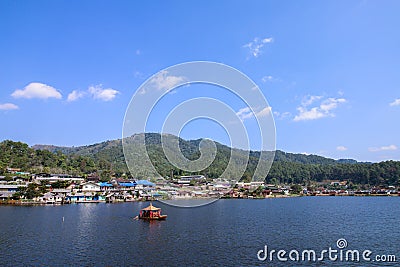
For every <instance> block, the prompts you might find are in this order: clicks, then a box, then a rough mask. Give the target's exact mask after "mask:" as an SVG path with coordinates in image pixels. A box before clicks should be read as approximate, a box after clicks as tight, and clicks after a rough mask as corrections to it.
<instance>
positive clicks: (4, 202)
mask: <svg viewBox="0 0 400 267" xmlns="http://www.w3.org/2000/svg"><path fill="white" fill-rule="evenodd" d="M297 197H399V195H388V194H373V195H371V194H362V195H326V194H319V195H272V196H267V197H265V198H232V197H223V198H220V199H224V200H263V199H281V198H297ZM191 199H198V198H186V199H183V200H191ZM151 201H157V199H154V200H135V201H115V202H106V201H90V202H73V203H43V202H39V201H21V200H0V206H50V205H51V206H63V205H71V204H72V205H73V204H76V205H78V204H100V203H104V204H120V203H129V202H151Z"/></svg>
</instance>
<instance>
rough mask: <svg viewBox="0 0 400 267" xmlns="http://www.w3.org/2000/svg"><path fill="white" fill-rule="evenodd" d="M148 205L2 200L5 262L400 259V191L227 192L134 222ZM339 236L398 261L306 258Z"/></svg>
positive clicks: (0, 244) (0, 247) (0, 248)
mask: <svg viewBox="0 0 400 267" xmlns="http://www.w3.org/2000/svg"><path fill="white" fill-rule="evenodd" d="M148 204H149V203H146V202H129V203H120V204H71V205H64V206H0V229H1V235H0V263H1V266H70V265H76V266H156V265H159V266H310V265H311V266H397V265H398V262H399V260H400V230H399V229H400V228H399V223H400V212H399V210H400V197H299V198H279V199H263V200H219V201H216V202H215V203H213V204H210V205H207V206H202V207H197V208H178V207H172V206H168V205H165V204H163V203H159V202H155V203H153V204H154V205H156V206H158V207H161V208H162V209H163V213H165V214H168V219H167V220H166V221H154V222H146V221H137V220H133V217H135V216H136V215H137V214H138V212H139V210H140V209H141V208H144V207H146V206H147V205H148ZM63 217H64V221H63ZM339 239H345V240H346V242H347V247H346V248H343V249H342V251H343V252H346V251H345V250H359V251H360V253H361V252H363V251H364V250H370V251H371V252H372V254H371V255H370V259H372V260H375V258H374V257H375V256H376V255H378V256H382V255H383V256H386V255H389V256H390V255H395V256H396V257H397V263H393V262H391V263H388V262H386V263H383V262H379V263H378V262H376V260H375V261H374V262H372V261H371V262H368V261H363V260H362V259H361V261H360V262H349V261H348V262H339V260H336V261H333V260H329V258H327V257H325V258H324V260H323V261H314V262H309V261H302V260H301V253H302V251H304V250H315V251H316V252H317V256H319V255H320V252H321V251H322V250H324V249H328V248H329V247H332V249H337V250H338V247H337V245H338V244H337V240H339ZM342 241H343V240H342ZM266 245H267V247H268V253H269V252H270V250H276V251H278V250H285V251H286V252H287V253H286V255H284V256H286V258H288V254H289V251H291V250H297V251H298V252H299V253H300V256H299V257H300V259H299V261H297V262H296V261H291V260H290V259H289V260H288V261H287V262H282V261H281V260H278V258H277V256H276V254H275V255H273V257H274V258H273V259H272V261H269V259H266V260H265V261H262V260H259V259H258V256H257V254H258V253H259V251H260V250H264V248H265V246H266ZM338 251H339V250H338ZM338 253H339V252H338ZM263 255H264V252H263V251H262V252H261V253H259V256H261V258H262V256H263ZM291 256H293V257H295V256H296V254H295V253H294V254H292V255H291ZM283 258H284V257H283Z"/></svg>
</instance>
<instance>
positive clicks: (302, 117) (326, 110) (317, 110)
mask: <svg viewBox="0 0 400 267" xmlns="http://www.w3.org/2000/svg"><path fill="white" fill-rule="evenodd" d="M322 99H323V97H322V96H308V97H306V98H305V99H303V101H302V103H301V106H299V107H298V108H297V111H298V112H299V113H298V114H297V115H296V116H295V117H294V119H293V120H294V121H306V120H317V119H321V118H325V117H334V116H335V114H334V113H333V111H334V110H335V109H336V108H337V107H338V106H339V104H343V103H345V102H347V100H346V99H344V98H333V97H330V98H327V99H325V100H322ZM321 100H322V101H321ZM317 101H319V105H317V106H314V107H310V106H311V105H312V104H314V103H315V102H317Z"/></svg>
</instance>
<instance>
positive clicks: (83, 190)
mask: <svg viewBox="0 0 400 267" xmlns="http://www.w3.org/2000/svg"><path fill="white" fill-rule="evenodd" d="M7 172H8V173H9V175H7V176H0V203H2V204H69V203H100V202H107V203H114V202H129V201H147V200H157V199H190V198H241V199H243V198H244V199H261V198H276V197H292V196H399V195H400V189H399V188H396V187H395V186H387V187H371V188H368V187H367V186H361V187H360V186H355V185H352V184H349V183H348V182H347V181H339V180H337V181H336V180H335V181H332V180H329V181H323V182H320V183H314V184H311V185H308V186H305V185H298V184H295V185H279V184H265V183H264V182H262V181H252V182H242V181H238V180H235V179H231V180H228V179H221V178H218V179H207V178H206V177H205V176H203V175H190V176H180V177H176V178H175V179H171V180H167V179H164V178H157V179H152V180H151V181H150V180H134V179H125V178H111V179H110V181H107V182H104V181H100V177H99V176H97V175H96V174H95V173H94V174H91V175H88V176H87V177H73V176H71V175H67V174H47V173H39V174H31V173H27V172H22V171H21V170H20V169H18V168H8V169H7Z"/></svg>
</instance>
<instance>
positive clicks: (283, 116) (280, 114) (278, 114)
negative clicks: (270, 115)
mask: <svg viewBox="0 0 400 267" xmlns="http://www.w3.org/2000/svg"><path fill="white" fill-rule="evenodd" d="M274 116H275V117H277V118H278V119H281V120H283V119H286V118H289V117H290V116H292V113H290V112H279V111H274Z"/></svg>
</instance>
